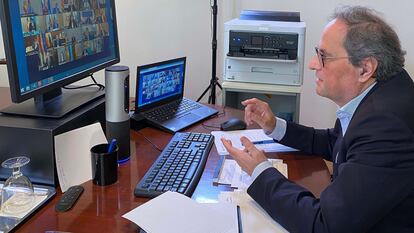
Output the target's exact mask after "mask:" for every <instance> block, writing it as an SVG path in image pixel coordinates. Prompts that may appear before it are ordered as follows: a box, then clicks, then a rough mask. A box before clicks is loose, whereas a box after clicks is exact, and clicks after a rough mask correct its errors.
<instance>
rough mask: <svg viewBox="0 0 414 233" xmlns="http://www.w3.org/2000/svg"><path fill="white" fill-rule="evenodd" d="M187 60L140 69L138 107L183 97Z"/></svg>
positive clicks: (177, 60) (176, 60)
mask: <svg viewBox="0 0 414 233" xmlns="http://www.w3.org/2000/svg"><path fill="white" fill-rule="evenodd" d="M184 73H185V58H179V59H174V60H169V61H165V62H160V63H155V64H151V65H146V66H142V67H138V73H137V76H138V80H137V93H136V96H137V103H136V104H137V107H139V108H141V107H143V106H146V105H149V104H152V103H155V102H159V101H163V100H165V99H169V98H171V97H173V96H180V97H182V96H183V91H184Z"/></svg>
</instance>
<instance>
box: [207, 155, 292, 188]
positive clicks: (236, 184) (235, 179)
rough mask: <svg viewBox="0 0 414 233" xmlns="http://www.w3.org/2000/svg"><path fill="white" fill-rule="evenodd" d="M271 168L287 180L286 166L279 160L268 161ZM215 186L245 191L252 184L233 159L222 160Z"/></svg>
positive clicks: (250, 179)
mask: <svg viewBox="0 0 414 233" xmlns="http://www.w3.org/2000/svg"><path fill="white" fill-rule="evenodd" d="M269 161H270V162H271V163H272V165H273V167H274V168H276V169H277V170H278V171H279V172H280V173H282V174H283V175H284V176H285V177H286V178H288V171H287V169H288V168H287V164H286V163H283V160H281V159H269ZM213 182H214V183H216V184H227V185H230V186H231V187H233V188H239V189H247V188H248V187H249V186H250V184H251V183H252V178H251V177H250V176H249V175H248V174H247V173H246V172H244V171H243V170H242V169H241V167H240V166H239V165H238V164H237V163H236V161H235V160H233V159H228V158H224V161H223V162H222V165H221V168H220V170H219V173H218V174H217V177H216V178H215V180H213Z"/></svg>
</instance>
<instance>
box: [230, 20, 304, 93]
mask: <svg viewBox="0 0 414 233" xmlns="http://www.w3.org/2000/svg"><path fill="white" fill-rule="evenodd" d="M305 31H306V25H305V23H304V22H287V21H270V20H269V21H267V20H246V19H233V20H230V21H228V22H226V23H225V24H224V46H223V48H224V63H223V64H224V72H223V74H224V80H225V81H235V82H251V83H266V84H276V85H291V86H292V85H293V86H300V85H302V77H303V66H304V49H305V48H304V47H305Z"/></svg>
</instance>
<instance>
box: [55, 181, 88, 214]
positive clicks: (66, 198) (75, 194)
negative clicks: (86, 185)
mask: <svg viewBox="0 0 414 233" xmlns="http://www.w3.org/2000/svg"><path fill="white" fill-rule="evenodd" d="M82 192H83V187H82V186H80V185H75V186H72V187H70V188H69V189H68V190H66V192H65V193H64V194H63V195H62V197H61V198H60V200H59V202H58V203H57V204H56V206H55V209H56V211H58V212H65V211H68V210H69V209H70V208H72V206H73V205H74V204H75V202H76V200H78V198H79V197H80V195H81V194H82Z"/></svg>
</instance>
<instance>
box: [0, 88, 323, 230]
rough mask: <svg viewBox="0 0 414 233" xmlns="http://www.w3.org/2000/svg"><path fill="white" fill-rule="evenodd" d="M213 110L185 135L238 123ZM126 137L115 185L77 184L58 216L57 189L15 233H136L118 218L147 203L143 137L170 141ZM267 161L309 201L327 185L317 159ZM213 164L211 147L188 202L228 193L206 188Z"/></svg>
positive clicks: (157, 134) (160, 135)
mask: <svg viewBox="0 0 414 233" xmlns="http://www.w3.org/2000/svg"><path fill="white" fill-rule="evenodd" d="M5 89H6V88H0V100H1V101H0V102H1V103H0V107H4V106H5V105H7V104H5V103H7V101H8V103H10V97H9V96H8V94H7V93H8V92H5ZM5 101H6V102H5ZM213 107H215V108H217V109H218V110H219V111H220V114H219V115H218V116H217V117H213V118H211V119H208V120H206V121H204V122H202V123H200V124H197V125H195V126H193V127H190V128H188V129H186V131H194V132H211V130H217V127H218V126H219V124H220V123H221V122H223V121H225V120H226V119H228V118H230V117H240V118H241V119H242V118H243V112H242V111H240V110H236V109H231V108H225V109H224V111H223V108H222V107H219V106H213ZM223 112H224V113H223ZM214 127H216V128H214ZM130 133H131V160H130V161H129V162H128V163H126V164H123V165H121V166H120V167H119V169H118V181H117V182H116V183H115V184H113V185H110V186H97V185H94V184H93V183H92V181H88V182H86V183H84V184H82V186H83V187H84V188H85V191H84V193H83V194H82V196H81V197H80V198H79V200H78V202H77V203H76V205H75V206H74V207H73V209H71V210H70V211H68V212H64V213H57V212H56V211H55V205H56V203H57V202H58V200H59V199H60V197H61V196H62V193H61V191H60V189H58V191H57V195H56V197H55V198H53V199H52V200H51V201H50V202H49V203H48V204H47V205H46V206H44V207H43V208H41V209H40V210H39V211H38V212H37V213H35V214H34V215H33V216H32V217H31V218H30V219H29V220H28V221H27V222H26V223H24V224H23V225H22V226H20V227H19V228H18V229H17V232H45V231H66V232H90V231H91V230H93V231H94V232H137V230H138V229H139V228H138V226H137V225H135V224H134V223H132V222H130V221H128V220H126V219H124V218H122V217H121V216H122V215H123V214H125V213H126V212H128V211H130V210H132V209H133V208H135V207H137V206H139V205H141V204H143V203H145V202H146V201H148V200H149V199H147V198H136V197H135V196H134V193H133V192H134V188H135V185H136V184H137V183H138V181H139V180H140V179H141V178H142V177H143V176H144V174H145V172H146V171H147V170H148V169H149V167H150V166H151V164H152V162H153V161H155V159H156V158H157V156H158V155H159V154H160V152H159V151H158V150H156V149H155V148H153V146H152V145H151V144H150V143H149V142H148V141H147V140H146V139H145V137H146V138H148V139H149V140H150V141H151V142H152V143H154V144H155V145H156V146H157V147H159V148H164V147H165V146H166V145H167V144H168V142H169V140H170V139H171V137H172V135H171V134H169V133H166V132H162V131H159V130H157V129H154V128H150V127H147V128H143V129H141V130H139V131H134V130H131V131H130ZM144 136H145V137H144ZM269 157H273V158H280V159H283V160H284V161H285V162H286V163H287V164H288V173H289V179H290V180H292V181H294V182H296V183H298V184H300V185H302V186H303V187H305V188H307V189H309V190H310V191H311V192H312V193H314V195H315V196H318V197H319V196H320V193H321V192H322V190H323V189H324V188H325V187H326V186H327V185H328V184H329V183H330V175H329V171H328V169H327V167H326V165H325V163H324V161H323V160H322V159H320V158H317V157H311V156H306V155H304V154H302V153H298V152H296V153H269ZM218 159H219V156H218V154H217V150H216V148H215V147H214V146H213V148H212V150H211V152H210V155H209V158H208V161H207V164H206V167H205V170H204V173H203V175H202V177H201V180H200V182H199V184H198V186H197V188H196V190H195V192H194V194H193V196H192V198H193V199H195V200H197V201H198V202H211V201H216V200H217V197H218V194H219V192H220V191H223V190H230V189H229V188H228V187H227V186H223V185H219V186H214V185H213V184H212V178H213V173H214V170H215V168H216V165H217V162H218Z"/></svg>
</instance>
